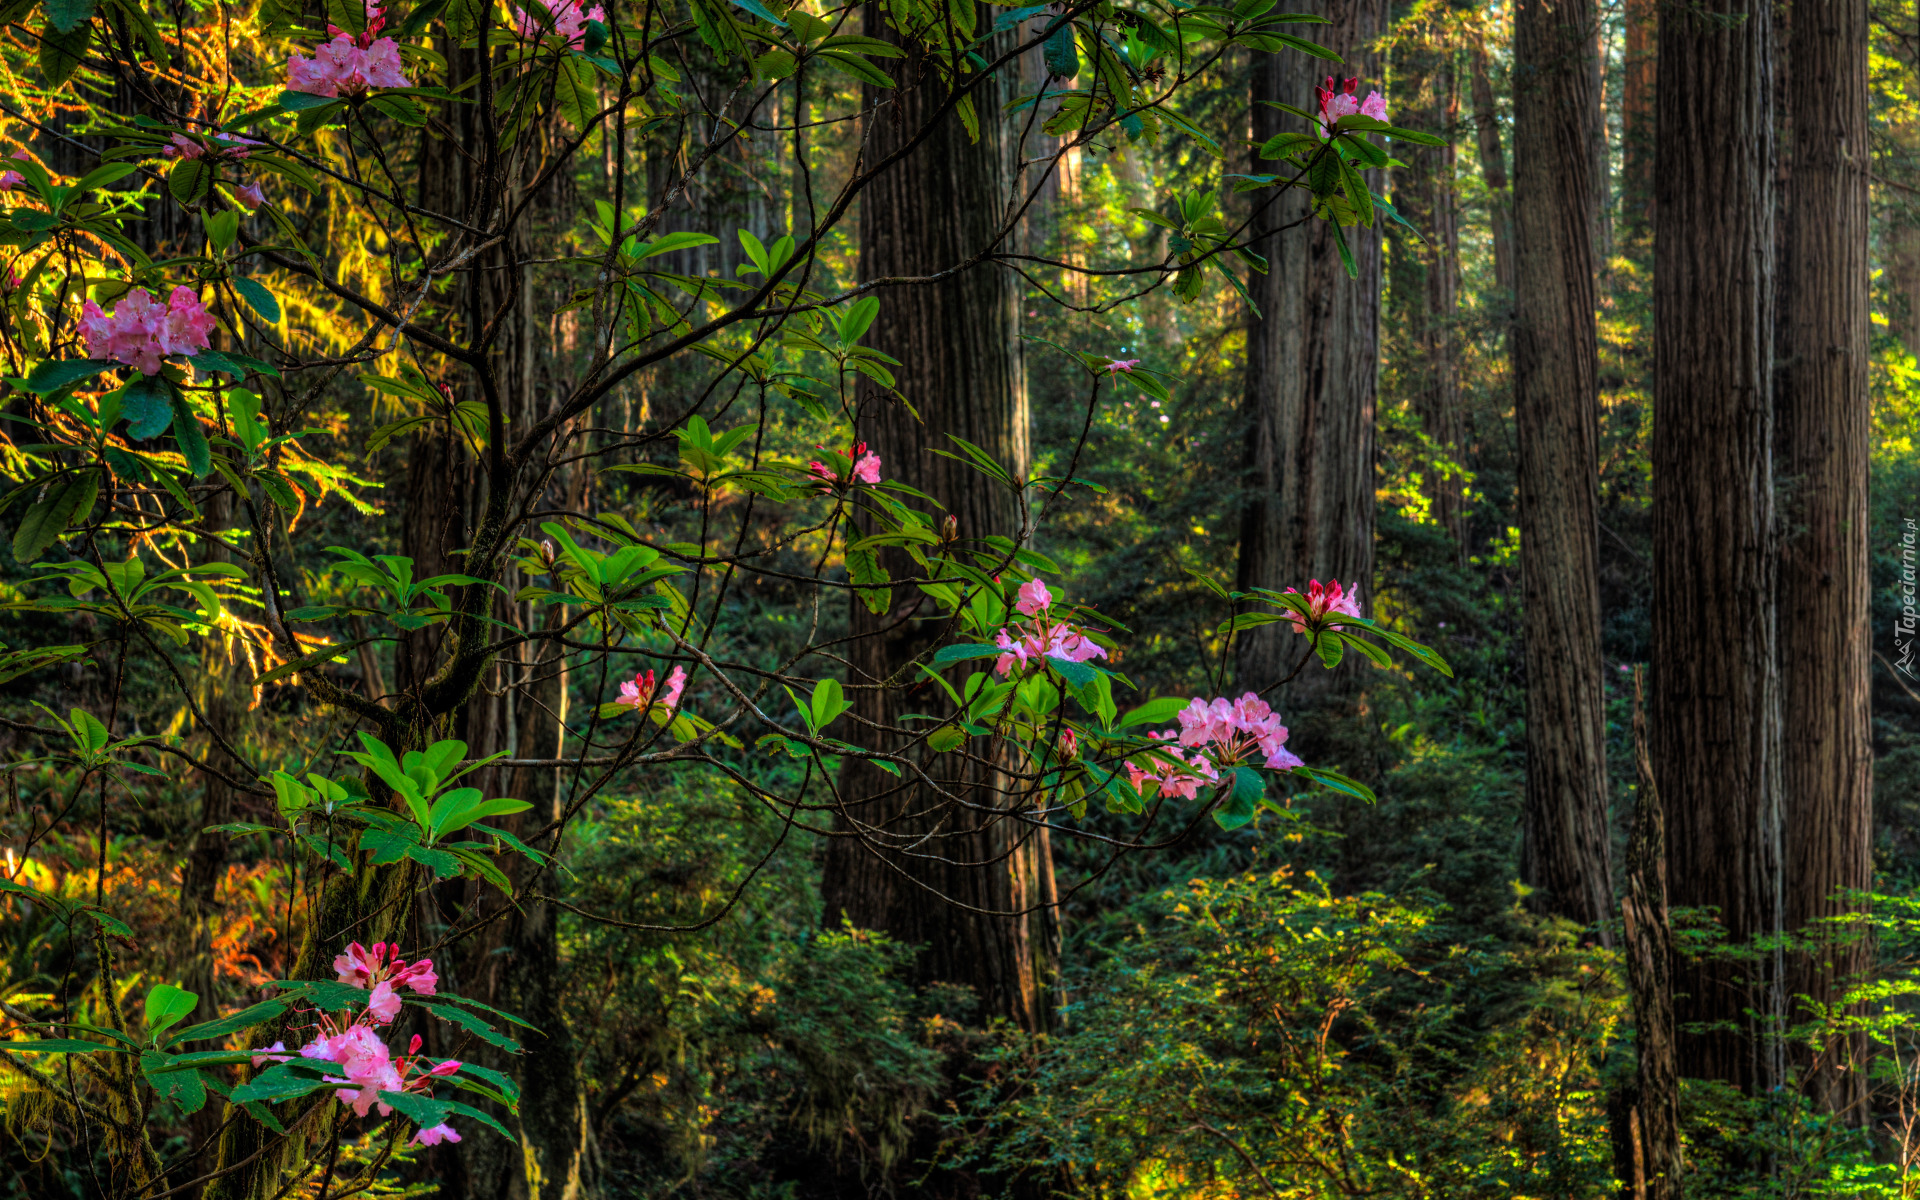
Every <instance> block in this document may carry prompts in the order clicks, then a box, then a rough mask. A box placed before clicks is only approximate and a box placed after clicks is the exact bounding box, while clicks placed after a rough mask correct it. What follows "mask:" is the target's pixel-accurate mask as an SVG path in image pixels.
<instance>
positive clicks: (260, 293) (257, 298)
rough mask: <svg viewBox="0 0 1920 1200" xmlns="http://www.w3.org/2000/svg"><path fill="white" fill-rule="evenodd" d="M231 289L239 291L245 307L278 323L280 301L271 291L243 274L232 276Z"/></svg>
mask: <svg viewBox="0 0 1920 1200" xmlns="http://www.w3.org/2000/svg"><path fill="white" fill-rule="evenodd" d="M233 290H234V291H236V292H238V293H240V298H241V299H242V300H245V301H246V302H247V307H248V308H251V309H252V310H253V311H254V312H256V313H259V314H260V318H261V319H262V320H264V321H266V322H267V323H269V324H272V325H278V324H279V323H280V302H279V301H278V300H275V299H274V298H273V293H272V292H269V291H268V290H267V289H266V288H265V287H264V286H262V285H261V284H260V283H259V281H257V280H253V279H248V278H247V277H246V276H244V275H236V276H234V277H233ZM235 361H238V360H237V359H236V360H235ZM262 365H264V364H262Z"/></svg>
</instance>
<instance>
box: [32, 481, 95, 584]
mask: <svg viewBox="0 0 1920 1200" xmlns="http://www.w3.org/2000/svg"><path fill="white" fill-rule="evenodd" d="M99 483H100V476H99V472H98V471H93V470H86V471H75V472H72V473H71V474H67V475H61V476H58V477H56V478H54V479H52V480H50V481H48V482H47V484H46V490H45V491H44V492H42V493H41V494H40V498H39V499H37V500H35V501H34V502H33V504H32V506H30V507H29V508H28V509H27V511H26V515H25V516H23V517H21V518H20V526H19V528H17V529H15V530H14V533H13V558H14V561H15V562H21V563H30V562H32V561H33V560H34V559H36V558H39V557H40V556H41V555H42V554H43V553H45V552H46V549H47V547H49V546H51V545H53V544H54V542H56V541H58V540H59V538H60V535H61V534H63V533H65V532H66V530H67V526H68V525H70V524H72V523H73V520H74V518H75V517H80V516H85V515H86V514H87V513H88V512H89V511H90V510H91V509H92V508H93V500H94V496H95V495H96V494H97V492H98V490H99Z"/></svg>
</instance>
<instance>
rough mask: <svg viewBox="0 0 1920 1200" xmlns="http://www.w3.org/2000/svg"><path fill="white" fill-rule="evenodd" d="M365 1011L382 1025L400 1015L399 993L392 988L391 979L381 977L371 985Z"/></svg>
mask: <svg viewBox="0 0 1920 1200" xmlns="http://www.w3.org/2000/svg"><path fill="white" fill-rule="evenodd" d="M367 1011H368V1012H370V1013H372V1014H373V1019H374V1020H376V1021H378V1022H380V1023H381V1024H382V1025H385V1024H386V1023H387V1022H388V1021H391V1020H393V1019H394V1018H395V1017H397V1016H399V1015H400V993H399V992H396V991H394V990H393V981H392V980H388V979H382V980H381V981H380V982H379V983H376V984H374V985H373V991H372V993H371V994H369V995H368V996H367Z"/></svg>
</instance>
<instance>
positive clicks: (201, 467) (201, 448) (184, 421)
mask: <svg viewBox="0 0 1920 1200" xmlns="http://www.w3.org/2000/svg"><path fill="white" fill-rule="evenodd" d="M173 439H174V441H175V442H176V443H177V444H178V445H179V447H180V453H181V455H182V456H183V457H184V458H185V459H186V460H187V470H189V471H191V472H193V477H194V478H195V479H205V478H206V477H207V474H208V472H210V471H212V470H213V447H212V446H211V445H209V444H208V443H207V431H206V430H205V429H203V428H201V426H200V418H199V417H198V416H196V415H195V414H194V411H193V408H192V406H191V405H189V404H188V403H187V399H186V397H185V396H182V395H180V394H179V393H177V392H176V393H174V396H173Z"/></svg>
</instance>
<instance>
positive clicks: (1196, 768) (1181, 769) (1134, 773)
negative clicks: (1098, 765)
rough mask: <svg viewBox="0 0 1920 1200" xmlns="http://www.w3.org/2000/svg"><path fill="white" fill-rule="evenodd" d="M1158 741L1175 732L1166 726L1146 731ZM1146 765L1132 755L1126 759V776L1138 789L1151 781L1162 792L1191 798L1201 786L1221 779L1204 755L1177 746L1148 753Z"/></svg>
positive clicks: (1183, 798)
mask: <svg viewBox="0 0 1920 1200" xmlns="http://www.w3.org/2000/svg"><path fill="white" fill-rule="evenodd" d="M1147 736H1148V737H1150V738H1153V739H1154V740H1155V741H1162V742H1165V741H1171V740H1172V739H1173V737H1174V734H1173V732H1172V731H1171V730H1163V731H1160V732H1156V733H1150V734H1148V735H1147ZM1146 757H1147V765H1146V766H1144V767H1142V766H1140V765H1139V764H1138V763H1135V762H1133V761H1132V760H1131V759H1129V760H1128V761H1127V763H1126V768H1127V778H1128V779H1129V780H1131V781H1132V783H1133V786H1134V788H1135V789H1136V790H1139V789H1141V788H1144V787H1145V785H1147V784H1149V783H1151V784H1154V785H1155V786H1157V787H1158V788H1159V789H1160V794H1161V795H1163V796H1174V797H1178V798H1179V799H1182V800H1191V799H1193V798H1194V797H1195V796H1196V795H1198V794H1199V792H1200V789H1201V788H1203V787H1209V786H1211V785H1213V784H1215V783H1218V782H1219V780H1220V772H1219V771H1217V770H1215V769H1214V766H1213V764H1212V763H1210V762H1208V761H1207V759H1206V757H1205V756H1204V755H1194V756H1192V757H1188V756H1187V755H1186V754H1184V753H1182V752H1181V751H1180V750H1179V749H1178V748H1176V747H1174V746H1165V747H1162V748H1161V749H1159V750H1157V751H1156V752H1155V753H1153V754H1152V755H1148V756H1146ZM1169 760H1170V761H1169Z"/></svg>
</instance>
